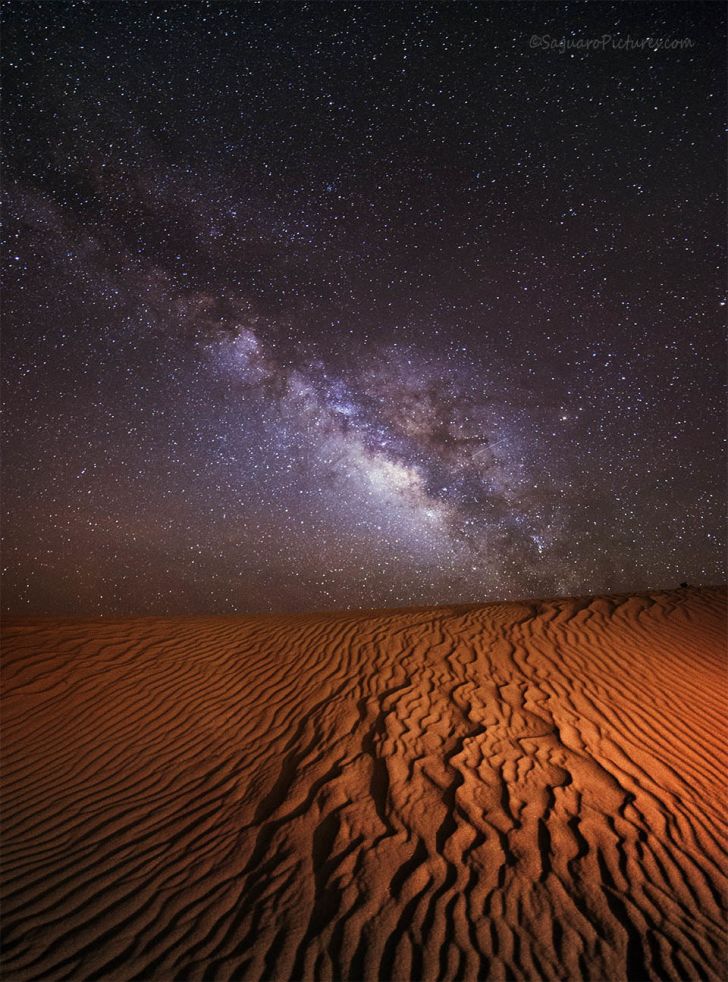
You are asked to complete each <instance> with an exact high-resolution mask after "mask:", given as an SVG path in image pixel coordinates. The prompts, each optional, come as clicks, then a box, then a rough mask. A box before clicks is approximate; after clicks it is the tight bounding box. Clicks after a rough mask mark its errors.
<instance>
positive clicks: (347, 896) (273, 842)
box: [2, 589, 726, 980]
mask: <svg viewBox="0 0 728 982" xmlns="http://www.w3.org/2000/svg"><path fill="white" fill-rule="evenodd" d="M725 669H726V660H725V592H724V591H723V590H719V589H703V590H677V591H674V592H669V593H660V594H651V595H649V596H647V595H645V596H634V597H606V598H592V599H584V600H563V599H562V600H555V601H544V602H534V603H509V604H492V605H488V606H481V607H477V608H472V607H469V608H464V607H462V608H438V609H432V610H412V611H405V612H402V611H399V612H386V611H385V612H381V611H380V612H377V613H374V614H361V613H359V614H332V615H316V616H313V615H311V616H291V617H272V616H270V617H228V618H224V617H214V618H213V617H210V618H202V617H201V618H176V619H142V620H118V621H107V620H105V621H62V622H61V621H37V622H23V623H20V622H15V623H13V624H8V625H6V628H5V632H4V679H3V694H4V703H3V714H2V727H3V733H2V735H3V740H2V753H3V757H2V781H3V792H4V793H3V799H4V848H3V856H2V859H3V888H2V901H3V904H2V909H3V922H4V932H3V934H4V974H3V977H4V978H5V979H8V980H10V979H12V980H15V979H18V980H25V979H72V980H81V979H92V978H94V979H96V978H108V979H131V978H144V979H163V980H167V979H189V980H194V979H203V978H204V979H233V978H236V979H299V978H300V979H367V980H375V979H428V980H429V979H486V978H487V979H494V980H497V979H506V978H516V979H539V978H544V979H581V978H584V979H586V978H589V979H600V980H601V979H609V980H618V979H626V978H630V979H642V978H649V979H706V978H707V979H718V978H719V977H722V974H723V970H724V967H725V955H726V949H725V929H724V919H723V910H724V908H723V905H722V897H721V894H722V891H723V889H724V886H725V881H724V879H723V877H722V873H721V864H722V861H723V857H724V846H725V838H724V833H725V827H724V824H723V819H722V814H723V808H724V805H725V801H724V790H725V776H726V770H725V752H724V746H725V726H724V722H725V678H726V676H725Z"/></svg>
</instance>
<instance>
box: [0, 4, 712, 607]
mask: <svg viewBox="0 0 728 982" xmlns="http://www.w3.org/2000/svg"><path fill="white" fill-rule="evenodd" d="M3 16H4V28H3V33H4V38H5V41H4V61H3V73H4V93H5V94H4V112H3V126H4V136H3V148H4V155H5V161H4V170H5V181H4V184H5V190H4V195H5V196H4V215H5V223H4V224H5V233H4V234H5V238H4V245H3V257H4V258H3V262H4V272H3V278H4V284H5V289H4V304H3V357H2V369H3V398H4V410H5V423H4V429H3V466H2V477H3V489H2V490H3V495H2V499H3V500H2V504H3V511H4V522H3V546H2V559H3V592H2V599H3V606H4V609H5V611H6V612H7V613H10V614H54V615H58V614H89V615H121V614H154V613H160V614H179V613H196V612H210V613H214V612H219V613H225V612H234V611H240V612H252V611H306V610H328V609H339V608H347V607H348V608H366V607H386V606H409V605H426V604H436V603H451V602H471V601H481V600H483V601H484V600H488V599H503V598H515V597H526V596H539V595H540V596H551V595H555V594H564V593H566V594H573V593H590V592H599V591H623V590H639V589H647V588H659V587H673V586H676V585H677V584H678V583H679V582H681V581H688V582H691V583H706V582H717V581H720V580H722V579H724V576H725V572H724V569H723V557H724V555H725V537H724V521H723V516H724V513H725V505H726V486H725V472H724V463H723V461H724V456H723V455H724V451H725V447H724V382H725V378H726V361H725V345H724V315H725V288H724V275H723V270H724V262H725V247H724V230H723V216H724V196H723V154H724V147H723V142H722V141H723V137H724V131H725V120H724V112H723V110H724V98H723V90H724V86H723V59H724V47H725V8H724V6H723V5H722V4H720V3H614V4H613V3H600V2H596V3H588V4H585V3H536V4H532V3H470V2H462V3H420V2H411V3H399V2H394V3H379V2H374V3H358V4H350V3H278V2H268V3H260V4H259V3H244V4H243V3H240V4H233V3H203V2H199V3H186V2H181V3H175V4H164V3H153V2H149V3H144V4H139V3H132V2H125V3H113V2H106V3H55V2H53V3H52V2H44V3H27V2H26V3H18V2H16V3H9V4H6V5H5V7H4V15H3ZM604 38H608V39H609V40H606V41H602V39H604ZM648 38H649V39H652V42H649V43H648V41H647V39H648ZM590 39H592V40H594V39H597V40H599V41H600V42H602V43H601V47H598V46H595V45H594V44H592V46H591V47H588V46H586V44H585V42H586V41H588V40H590ZM627 39H629V40H630V41H631V42H632V43H631V46H629V45H628V42H627ZM664 41H667V42H669V43H668V44H665V43H663V42H664ZM657 42H659V43H657Z"/></svg>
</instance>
